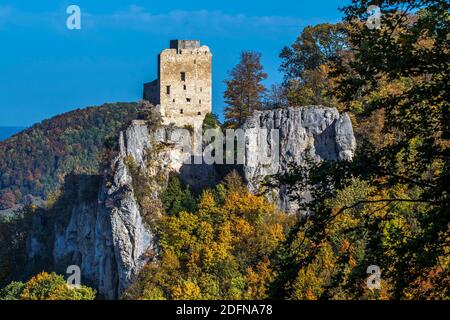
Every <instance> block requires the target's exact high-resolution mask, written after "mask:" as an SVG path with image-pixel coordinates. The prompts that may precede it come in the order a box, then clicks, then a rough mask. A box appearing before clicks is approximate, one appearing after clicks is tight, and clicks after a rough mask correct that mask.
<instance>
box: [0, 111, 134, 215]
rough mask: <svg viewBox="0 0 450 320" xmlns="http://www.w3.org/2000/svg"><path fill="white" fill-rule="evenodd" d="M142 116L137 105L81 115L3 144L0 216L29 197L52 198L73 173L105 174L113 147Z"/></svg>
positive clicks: (26, 132) (42, 125)
mask: <svg viewBox="0 0 450 320" xmlns="http://www.w3.org/2000/svg"><path fill="white" fill-rule="evenodd" d="M137 115H138V104H137V103H112V104H104V105H102V106H100V107H90V108H86V109H82V110H80V109H78V110H74V111H71V112H68V113H65V114H62V115H59V116H56V117H54V118H52V119H49V120H44V121H43V122H42V123H39V124H36V125H34V126H33V127H31V128H29V129H26V130H24V131H22V132H20V133H18V134H16V135H14V136H13V137H11V138H10V139H8V140H5V141H2V142H0V154H1V155H2V156H1V157H0V210H1V209H8V208H10V207H12V206H13V205H14V204H16V203H27V202H29V201H27V196H28V197H29V195H32V196H34V197H41V198H43V199H45V198H47V196H48V195H49V194H50V193H51V192H53V191H55V190H57V189H58V188H59V187H60V186H61V184H62V183H63V181H64V177H65V176H66V175H67V174H68V173H71V172H76V173H88V174H98V173H100V164H101V161H102V153H103V152H104V151H105V150H106V149H107V147H108V148H109V147H110V146H109V145H108V143H116V141H117V139H116V137H117V133H118V131H119V130H120V129H122V128H124V127H125V126H126V125H127V124H128V123H129V122H130V121H131V120H132V119H136V118H137ZM105 144H106V145H105Z"/></svg>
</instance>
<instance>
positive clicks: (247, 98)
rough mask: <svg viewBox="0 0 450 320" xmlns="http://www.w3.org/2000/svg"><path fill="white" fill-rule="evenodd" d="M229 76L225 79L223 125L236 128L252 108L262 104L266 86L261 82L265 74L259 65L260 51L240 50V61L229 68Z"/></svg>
mask: <svg viewBox="0 0 450 320" xmlns="http://www.w3.org/2000/svg"><path fill="white" fill-rule="evenodd" d="M230 76H231V79H229V80H226V81H225V84H226V85H227V90H226V91H225V93H224V98H225V103H226V104H227V107H226V108H225V126H226V127H229V128H238V127H240V126H241V125H242V124H243V123H244V121H245V119H246V118H247V117H248V116H249V115H251V114H252V112H253V110H258V109H260V108H261V106H262V99H263V96H264V93H265V92H266V87H265V86H264V85H263V84H262V83H261V82H262V81H263V80H265V79H267V74H266V73H265V72H264V68H263V66H262V65H261V53H258V52H252V51H244V52H242V53H241V61H240V62H239V64H237V65H236V66H235V67H234V68H233V69H232V70H231V72H230Z"/></svg>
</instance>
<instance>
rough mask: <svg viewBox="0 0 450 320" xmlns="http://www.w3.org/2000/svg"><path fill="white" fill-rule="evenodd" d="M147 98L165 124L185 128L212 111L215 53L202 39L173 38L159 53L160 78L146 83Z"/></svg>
mask: <svg viewBox="0 0 450 320" xmlns="http://www.w3.org/2000/svg"><path fill="white" fill-rule="evenodd" d="M143 98H144V99H145V100H148V101H150V102H151V103H152V104H153V105H155V106H156V107H157V108H158V110H159V111H160V113H161V115H162V118H163V121H164V124H170V123H173V124H175V125H176V126H179V127H183V126H185V125H192V126H194V123H196V122H201V121H203V119H204V118H205V115H206V114H207V113H210V112H212V103H211V100H212V54H211V51H210V50H209V48H208V47H207V46H201V45H200V41H198V40H171V41H170V48H169V49H164V50H163V51H162V52H161V53H160V54H159V56H158V79H156V80H154V81H152V82H149V83H146V84H144V97H143Z"/></svg>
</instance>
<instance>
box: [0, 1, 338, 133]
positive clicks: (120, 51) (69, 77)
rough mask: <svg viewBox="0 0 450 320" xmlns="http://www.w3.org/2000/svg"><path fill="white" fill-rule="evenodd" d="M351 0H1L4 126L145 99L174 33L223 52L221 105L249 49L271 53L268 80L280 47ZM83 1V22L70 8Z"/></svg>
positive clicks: (217, 73) (218, 86)
mask: <svg viewBox="0 0 450 320" xmlns="http://www.w3.org/2000/svg"><path fill="white" fill-rule="evenodd" d="M345 3H346V1H342V0H315V1H310V0H306V1H303V0H287V1H273V0H272V1H266V0H224V1H218V0H189V1H186V0H184V1H178V0H170V1H164V0H159V1H155V0H146V1H143V0H132V1H128V0H120V1H118V0H108V1H107V0H73V1H61V0H51V1H50V0H39V1H17V0H13V1H5V0H0V126H30V125H32V124H34V123H36V122H40V121H42V120H44V119H46V118H50V117H52V116H54V115H57V114H60V113H63V112H66V111H70V110H73V109H76V108H84V107H86V106H92V105H100V104H102V103H104V102H116V101H137V100H139V99H140V98H141V96H142V84H143V83H144V82H147V81H151V80H153V79H154V78H156V69H157V65H156V57H157V54H158V52H160V51H161V50H162V49H164V48H166V47H167V46H168V43H169V40H170V39H200V40H201V41H202V43H203V44H205V45H208V46H209V47H210V48H211V51H212V53H213V111H214V112H215V113H217V114H219V115H220V114H221V113H222V110H223V107H224V104H223V91H224V89H225V87H224V85H223V80H224V79H226V78H227V75H228V71H229V70H230V69H231V68H232V67H233V66H234V65H235V64H236V63H237V62H238V59H239V53H240V52H241V51H242V50H254V51H259V52H261V53H262V55H263V58H262V62H263V64H264V67H265V70H266V72H267V73H268V74H269V79H268V80H267V84H268V85H269V84H271V83H276V82H280V81H281V80H282V75H281V74H280V73H279V71H278V67H279V64H280V60H279V58H278V55H279V52H280V51H281V49H282V48H283V46H285V45H289V44H291V43H292V42H293V41H294V40H295V38H296V37H297V36H298V34H299V33H300V32H301V30H302V29H303V28H304V27H305V26H307V25H314V24H317V23H321V22H337V21H339V20H340V18H341V17H342V13H341V12H340V11H339V10H338V7H340V6H343V5H344V4H345ZM71 4H76V5H78V6H79V7H80V8H81V14H82V16H81V24H82V25H81V27H82V28H81V30H68V29H67V28H66V19H67V17H68V14H66V8H67V7H68V6H69V5H71Z"/></svg>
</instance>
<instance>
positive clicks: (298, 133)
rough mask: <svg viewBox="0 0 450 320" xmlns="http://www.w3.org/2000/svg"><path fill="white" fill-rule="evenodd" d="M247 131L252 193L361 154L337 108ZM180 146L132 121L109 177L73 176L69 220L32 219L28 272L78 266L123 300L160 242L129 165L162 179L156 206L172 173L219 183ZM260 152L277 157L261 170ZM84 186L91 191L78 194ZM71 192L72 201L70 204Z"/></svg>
mask: <svg viewBox="0 0 450 320" xmlns="http://www.w3.org/2000/svg"><path fill="white" fill-rule="evenodd" d="M243 129H244V130H245V131H246V139H247V140H252V141H253V142H254V143H246V145H245V153H246V163H245V164H244V165H243V172H244V176H245V178H246V180H247V181H248V186H249V188H250V190H251V191H254V192H257V191H258V190H259V189H260V187H261V184H262V180H263V179H264V178H265V177H267V176H271V175H274V174H277V173H282V172H286V171H287V170H288V169H289V164H290V163H291V162H293V163H295V164H302V163H304V161H305V159H306V158H307V157H310V158H312V159H314V160H315V161H325V160H332V161H336V160H351V158H352V157H353V154H354V151H355V148H356V144H355V138H354V136H353V130H352V125H351V122H350V119H349V117H348V116H347V115H346V114H343V115H340V114H339V113H338V111H337V110H336V109H334V108H325V107H302V108H288V109H278V110H270V111H260V112H255V113H254V114H253V116H252V117H250V118H249V119H248V120H247V122H246V123H245V125H244V127H243ZM261 129H268V130H267V131H264V130H261ZM273 129H277V130H278V133H279V143H273V141H272V140H271V139H270V134H271V130H273ZM178 142H179V140H178V139H177V137H176V135H175V136H174V135H173V128H170V127H162V128H159V129H157V130H156V131H149V130H148V128H147V126H146V124H145V123H144V122H142V121H134V122H133V123H132V124H131V125H130V126H129V127H128V128H127V130H125V131H124V132H121V133H120V136H119V154H118V155H117V156H116V157H115V158H114V159H113V161H112V163H111V170H110V173H109V174H108V175H107V176H105V177H96V179H97V180H96V179H94V180H95V181H97V182H95V183H92V182H90V179H91V178H92V177H87V178H86V177H74V179H75V185H76V188H75V191H73V190H72V191H71V192H72V193H75V194H78V196H77V197H78V198H77V199H76V200H72V201H71V202H70V203H67V210H64V211H65V212H64V214H62V213H60V212H57V213H56V214H54V215H56V218H55V217H48V216H47V215H46V214H45V213H38V214H36V215H35V216H34V217H33V226H32V232H31V234H30V236H29V239H28V250H27V251H28V257H29V261H30V265H32V264H34V265H35V266H37V268H39V271H40V270H49V269H54V270H56V271H58V272H60V273H64V272H65V270H66V269H67V267H68V266H70V265H78V266H79V267H80V269H81V275H82V283H83V284H86V285H90V286H92V287H94V288H96V289H97V290H98V292H99V294H100V296H101V297H103V298H107V299H116V298H120V297H121V295H122V293H123V292H124V290H125V289H126V288H127V287H128V286H129V285H130V284H131V283H132V282H133V280H134V278H135V277H136V275H137V274H138V272H139V271H140V270H141V269H142V267H143V266H144V265H145V264H146V263H147V262H149V261H151V259H154V258H155V257H157V252H158V244H157V242H158V241H157V238H156V236H155V234H154V233H153V232H152V231H151V229H150V228H149V226H148V225H147V223H146V221H145V219H144V217H143V212H141V211H142V210H141V207H140V205H139V203H138V199H137V197H136V192H135V191H136V190H134V187H137V186H136V184H135V183H133V179H134V177H133V173H132V172H131V169H130V167H129V166H130V164H129V163H128V161H131V160H132V161H133V162H134V164H135V166H136V167H137V169H138V170H139V171H141V172H143V173H144V174H145V177H146V178H148V179H150V180H152V179H154V178H155V177H159V179H157V182H155V184H154V188H153V189H152V192H151V195H150V196H151V197H152V199H153V200H155V201H158V199H159V196H160V193H161V191H162V190H163V189H164V187H165V183H166V182H167V179H168V176H169V174H170V173H172V172H176V173H178V174H179V175H180V178H181V179H182V180H184V181H185V182H186V183H187V184H189V185H190V186H192V187H193V188H200V189H201V188H203V187H207V186H211V185H214V184H216V183H217V182H218V181H217V177H216V168H215V166H214V165H206V164H202V163H200V164H192V165H189V164H186V163H185V160H186V157H187V156H190V155H189V154H187V153H186V152H184V151H183V150H181V149H180V148H178V147H177V146H176V145H177V143H178ZM260 150H264V152H265V153H268V154H271V153H276V154H278V157H274V158H272V160H273V161H272V162H270V163H265V164H261V163H259V162H258V157H257V156H256V155H257V154H259V151H260ZM275 151H276V152H275ZM134 170H136V168H135V169H134ZM94 178H95V177H94ZM134 182H135V181H134ZM86 186H90V187H92V186H93V188H92V190H91V189H89V188H88V189H87V190H88V191H87V192H86V191H84V193H83V192H81V191H80V190H81V189H83V190H84V189H86ZM72 193H71V194H69V196H70V197H72V198H73V196H72ZM80 194H81V195H80ZM274 200H275V201H277V202H278V204H279V206H280V208H281V209H284V210H286V211H288V212H295V210H296V207H295V204H294V203H291V201H290V200H289V195H288V194H287V192H286V191H285V189H283V187H281V188H280V189H279V190H274ZM63 205H64V206H65V205H66V202H65V200H64V201H63ZM150 214H152V213H150ZM155 214H157V213H155ZM49 261H52V262H51V263H50V262H49ZM51 266H53V267H51ZM35 269H36V267H35ZM30 272H32V271H31V269H30Z"/></svg>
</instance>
